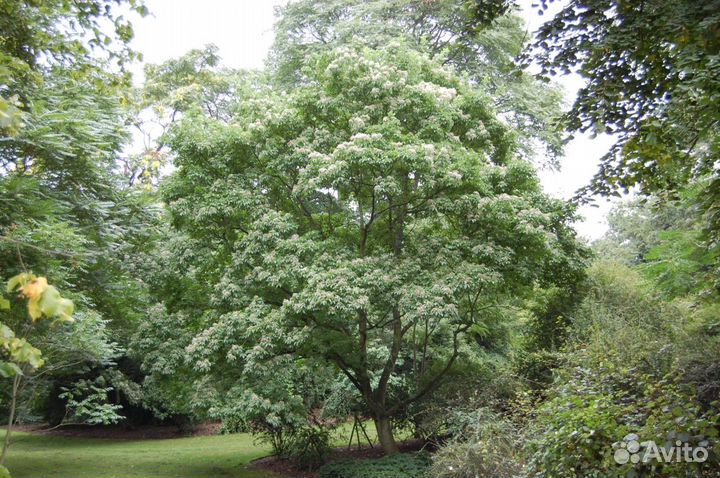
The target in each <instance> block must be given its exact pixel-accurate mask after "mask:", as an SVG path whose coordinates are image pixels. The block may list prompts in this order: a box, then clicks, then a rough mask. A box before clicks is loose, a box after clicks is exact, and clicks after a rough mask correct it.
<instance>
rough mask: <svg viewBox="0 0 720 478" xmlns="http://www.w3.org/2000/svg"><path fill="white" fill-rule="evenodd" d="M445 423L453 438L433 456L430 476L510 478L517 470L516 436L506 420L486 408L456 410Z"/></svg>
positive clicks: (518, 467)
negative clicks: (447, 424) (447, 422)
mask: <svg viewBox="0 0 720 478" xmlns="http://www.w3.org/2000/svg"><path fill="white" fill-rule="evenodd" d="M448 421H449V425H450V431H451V432H452V434H453V438H452V439H451V440H450V441H448V442H447V443H445V444H444V445H443V446H442V447H441V448H440V449H439V450H438V451H437V452H436V453H435V454H434V455H433V464H432V468H431V470H430V476H432V477H434V478H475V477H478V476H483V477H485V476H487V477H493V478H511V477H513V476H518V475H519V473H520V471H521V460H520V453H519V452H518V450H519V447H518V441H519V438H520V437H519V435H518V430H516V429H515V427H514V426H512V424H510V423H509V422H508V421H506V420H503V419H502V418H501V417H499V416H497V415H496V414H494V413H492V412H490V411H489V410H487V409H478V410H472V411H469V412H465V411H456V412H455V413H453V414H452V415H451V417H450V419H449V420H448Z"/></svg>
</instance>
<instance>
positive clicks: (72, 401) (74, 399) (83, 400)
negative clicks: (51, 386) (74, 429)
mask: <svg viewBox="0 0 720 478" xmlns="http://www.w3.org/2000/svg"><path fill="white" fill-rule="evenodd" d="M105 385H106V384H105V383H104V381H103V380H100V379H98V380H94V381H90V380H79V381H78V382H76V383H74V384H73V386H72V388H65V387H63V388H61V390H62V393H61V394H60V395H59V398H61V399H63V400H65V401H66V410H67V416H66V417H65V419H66V420H67V421H68V422H69V423H72V424H88V425H112V424H115V423H118V422H119V421H121V420H122V419H123V417H122V415H119V414H118V412H119V411H120V410H122V406H121V405H116V404H112V403H108V401H107V398H108V393H109V392H110V391H112V390H113V387H107V386H105Z"/></svg>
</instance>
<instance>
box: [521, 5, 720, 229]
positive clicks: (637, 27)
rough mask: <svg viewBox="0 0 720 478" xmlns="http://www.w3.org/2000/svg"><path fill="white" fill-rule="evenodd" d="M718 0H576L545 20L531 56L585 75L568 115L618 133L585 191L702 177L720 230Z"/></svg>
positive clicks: (575, 125)
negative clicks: (629, 0)
mask: <svg viewBox="0 0 720 478" xmlns="http://www.w3.org/2000/svg"><path fill="white" fill-rule="evenodd" d="M718 12H720V2H718V1H717V0H711V1H697V0H679V1H673V2H667V1H664V0H652V1H643V2H628V1H622V0H573V1H571V2H568V3H567V4H565V5H564V6H563V9H562V10H561V11H560V13H558V14H557V15H556V16H555V17H554V18H553V19H552V20H550V21H549V22H547V23H546V24H544V25H543V26H542V27H541V29H540V32H539V34H538V36H537V38H536V40H535V44H534V45H535V48H534V50H533V55H532V56H531V57H532V59H533V60H534V61H536V62H538V63H539V64H540V65H541V67H542V70H543V72H544V73H548V74H554V73H558V72H569V71H571V70H576V71H579V72H580V73H581V74H582V75H583V76H585V77H586V78H587V79H588V82H587V85H586V86H585V87H583V88H581V89H580V91H579V93H578V96H577V99H576V101H575V104H574V106H573V108H572V109H571V111H570V112H569V113H568V114H567V116H566V120H567V121H566V124H567V127H568V128H569V129H570V130H571V131H587V130H591V131H594V132H596V133H605V132H607V133H611V134H614V135H615V136H616V138H617V140H616V143H615V145H614V146H613V148H612V149H611V151H610V152H609V153H608V154H607V155H605V156H604V158H603V159H602V160H601V166H600V170H599V171H598V173H597V174H596V176H595V178H594V179H593V181H592V184H591V185H590V186H589V187H588V188H587V189H586V191H585V192H590V191H593V192H600V193H603V194H617V192H616V191H617V190H618V189H624V190H627V189H628V188H631V187H634V186H638V187H639V188H640V190H641V191H642V192H643V193H645V194H657V195H660V196H667V197H675V196H676V195H677V193H678V191H679V190H681V189H682V188H683V187H684V186H685V185H686V184H688V183H689V182H692V181H694V180H695V179H697V178H698V177H703V176H708V177H710V178H711V180H710V181H709V182H708V183H707V184H706V185H705V187H704V188H703V195H702V197H701V204H702V207H703V208H704V210H706V211H707V215H706V217H705V220H706V226H707V227H708V228H709V229H710V232H711V235H712V237H711V239H713V240H716V239H717V234H718V231H720V227H719V226H720V222H718V219H719V218H720V215H719V214H718V204H719V203H720V202H719V201H720V194H718V193H719V192H720V189H719V188H718V182H719V180H718V175H717V165H716V158H717V155H718V149H719V147H720V142H719V138H720V135H718V133H719V132H720V130H719V129H718V127H719V125H720V121H718V120H719V119H720V116H718V110H717V108H715V107H714V105H715V104H716V103H717V99H718V95H719V94H720V79H718V77H717V75H716V74H715V73H714V72H716V71H717V69H718V62H719V60H718V58H719V57H718V50H719V49H720V39H719V38H720V37H718V35H717V31H718V24H720V13H718Z"/></svg>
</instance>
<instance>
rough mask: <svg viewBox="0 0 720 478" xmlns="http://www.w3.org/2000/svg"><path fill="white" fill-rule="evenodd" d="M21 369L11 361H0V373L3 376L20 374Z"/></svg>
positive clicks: (8, 376)
mask: <svg viewBox="0 0 720 478" xmlns="http://www.w3.org/2000/svg"><path fill="white" fill-rule="evenodd" d="M22 374H23V373H22V370H21V369H20V367H18V366H17V364H14V363H12V362H0V375H2V376H3V377H4V378H10V377H14V376H15V375H22Z"/></svg>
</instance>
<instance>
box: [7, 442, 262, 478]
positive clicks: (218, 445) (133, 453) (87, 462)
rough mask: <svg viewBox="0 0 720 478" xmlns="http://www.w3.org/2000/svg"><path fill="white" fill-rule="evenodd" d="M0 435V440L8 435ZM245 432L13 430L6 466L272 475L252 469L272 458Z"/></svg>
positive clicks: (33, 470) (65, 471)
mask: <svg viewBox="0 0 720 478" xmlns="http://www.w3.org/2000/svg"><path fill="white" fill-rule="evenodd" d="M4 434H5V433H4V431H0V438H1V437H3V436H4ZM269 453H270V449H269V448H268V447H266V446H264V445H262V444H257V443H256V442H255V441H253V438H252V437H251V436H250V435H249V434H246V433H238V434H235V435H217V436H201V437H192V438H176V439H169V440H113V439H98V438H95V439H89V438H69V437H54V436H44V435H32V434H28V433H20V432H13V443H12V445H11V446H10V451H9V452H8V457H7V463H6V466H7V467H8V469H10V473H11V474H12V476H13V477H14V478H19V477H37V478H41V477H42V478H44V477H47V478H50V477H66V478H70V477H78V478H80V477H96V478H101V477H102V478H105V477H107V478H110V477H211V476H212V477H222V476H235V477H242V478H245V477H247V478H258V477H269V476H274V475H270V474H268V473H267V472H260V471H256V470H251V469H248V467H247V465H248V463H249V462H250V461H251V460H254V459H255V458H260V457H262V456H265V455H268V454H269Z"/></svg>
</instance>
